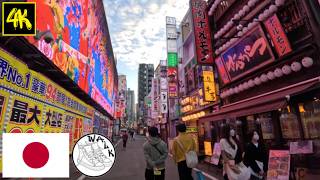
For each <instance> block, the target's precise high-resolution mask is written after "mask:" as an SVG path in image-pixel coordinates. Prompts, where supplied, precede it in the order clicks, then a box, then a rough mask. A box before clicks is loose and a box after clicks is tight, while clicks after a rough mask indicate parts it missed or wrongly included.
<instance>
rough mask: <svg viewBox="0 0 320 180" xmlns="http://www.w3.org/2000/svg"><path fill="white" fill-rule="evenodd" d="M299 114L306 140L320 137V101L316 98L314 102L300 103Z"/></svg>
mask: <svg viewBox="0 0 320 180" xmlns="http://www.w3.org/2000/svg"><path fill="white" fill-rule="evenodd" d="M298 106H299V112H300V116H301V120H302V125H303V130H304V131H303V132H304V137H305V138H319V137H320V100H319V99H318V98H314V100H312V101H307V102H305V103H299V104H298Z"/></svg>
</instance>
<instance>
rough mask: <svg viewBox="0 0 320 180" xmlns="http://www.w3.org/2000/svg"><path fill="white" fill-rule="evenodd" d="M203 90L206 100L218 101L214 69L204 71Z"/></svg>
mask: <svg viewBox="0 0 320 180" xmlns="http://www.w3.org/2000/svg"><path fill="white" fill-rule="evenodd" d="M203 91H204V100H205V101H216V99H217V96H216V89H215V82H214V76H213V72H212V71H203Z"/></svg>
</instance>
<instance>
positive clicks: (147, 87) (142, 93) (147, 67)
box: [138, 64, 154, 125]
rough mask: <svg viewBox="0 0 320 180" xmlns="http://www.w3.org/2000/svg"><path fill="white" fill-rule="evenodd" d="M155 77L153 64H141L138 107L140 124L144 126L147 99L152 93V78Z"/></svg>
mask: <svg viewBox="0 0 320 180" xmlns="http://www.w3.org/2000/svg"><path fill="white" fill-rule="evenodd" d="M153 76H154V66H153V64H139V70H138V105H139V119H138V120H139V123H141V124H142V125H144V123H145V118H146V117H147V111H146V108H145V101H144V100H145V97H146V96H147V95H148V94H149V93H150V91H151V87H152V78H153Z"/></svg>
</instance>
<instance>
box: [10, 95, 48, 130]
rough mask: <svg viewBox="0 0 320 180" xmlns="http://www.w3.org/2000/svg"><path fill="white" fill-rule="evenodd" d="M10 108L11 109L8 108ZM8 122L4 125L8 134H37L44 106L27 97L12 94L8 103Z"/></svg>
mask: <svg viewBox="0 0 320 180" xmlns="http://www.w3.org/2000/svg"><path fill="white" fill-rule="evenodd" d="M9 107H11V108H9ZM8 108H9V109H8V110H9V112H10V113H9V122H8V123H5V128H4V129H5V132H8V133H38V132H40V129H41V126H42V121H43V119H42V117H43V114H44V112H45V110H44V105H43V104H42V103H40V102H38V101H35V100H34V99H31V98H29V97H23V96H21V95H20V94H14V96H13V98H12V102H9V103H8Z"/></svg>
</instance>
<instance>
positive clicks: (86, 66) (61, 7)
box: [26, 0, 117, 115]
mask: <svg viewBox="0 0 320 180" xmlns="http://www.w3.org/2000/svg"><path fill="white" fill-rule="evenodd" d="M28 2H36V15H37V22H36V24H37V28H36V32H37V36H34V37H26V38H27V40H28V41H29V42H30V43H31V44H33V45H35V46H36V47H37V48H38V49H39V50H40V51H41V52H42V53H43V54H44V55H45V56H47V57H48V59H50V60H51V61H52V62H53V63H54V64H55V65H56V66H57V67H58V68H59V69H61V70H62V71H63V72H64V73H65V74H66V75H67V76H69V78H71V79H72V80H73V81H74V82H75V83H76V84H78V86H79V87H80V88H81V89H82V90H84V91H85V92H86V93H88V94H89V96H91V98H93V99H94V100H95V101H97V103H99V104H100V105H101V106H102V107H103V108H104V109H105V110H106V111H108V112H109V113H110V114H111V115H113V109H114V104H113V99H114V97H115V94H116V92H115V91H116V88H115V85H116V83H117V82H115V80H116V77H115V71H116V67H115V62H114V56H113V50H112V45H111V40H110V35H109V29H108V26H107V21H106V17H105V13H104V6H103V4H102V1H96V0H93V1H43V0H28ZM49 35H50V36H52V37H53V40H52V41H51V43H47V42H45V40H44V38H45V37H46V36H49Z"/></svg>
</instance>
